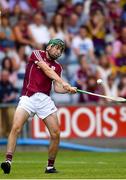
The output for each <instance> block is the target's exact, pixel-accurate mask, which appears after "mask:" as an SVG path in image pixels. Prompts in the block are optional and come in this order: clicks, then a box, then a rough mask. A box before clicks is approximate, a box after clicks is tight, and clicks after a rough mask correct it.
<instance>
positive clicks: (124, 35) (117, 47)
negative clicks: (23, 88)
mask: <svg viewBox="0 0 126 180" xmlns="http://www.w3.org/2000/svg"><path fill="white" fill-rule="evenodd" d="M123 44H124V45H125V44H126V26H125V25H124V26H123V27H122V28H121V32H120V37H119V38H118V39H117V40H115V41H114V42H113V53H112V54H113V56H114V57H118V56H119V55H120V54H121V46H122V45H123Z"/></svg>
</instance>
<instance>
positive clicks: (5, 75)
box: [0, 70, 17, 103]
mask: <svg viewBox="0 0 126 180" xmlns="http://www.w3.org/2000/svg"><path fill="white" fill-rule="evenodd" d="M9 75H10V74H9V71H7V70H2V72H1V80H0V102H1V103H14V102H16V101H17V89H16V88H15V87H14V86H13V84H12V83H11V82H10V81H9Z"/></svg>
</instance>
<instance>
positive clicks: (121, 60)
mask: <svg viewBox="0 0 126 180" xmlns="http://www.w3.org/2000/svg"><path fill="white" fill-rule="evenodd" d="M115 66H116V68H117V72H118V73H119V74H120V73H122V74H126V44H123V45H122V46H121V49H120V55H119V56H118V57H117V58H115Z"/></svg>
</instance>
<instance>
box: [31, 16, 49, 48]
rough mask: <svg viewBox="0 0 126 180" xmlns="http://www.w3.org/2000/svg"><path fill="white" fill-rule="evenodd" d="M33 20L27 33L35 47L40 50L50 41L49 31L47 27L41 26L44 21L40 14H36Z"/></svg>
mask: <svg viewBox="0 0 126 180" xmlns="http://www.w3.org/2000/svg"><path fill="white" fill-rule="evenodd" d="M33 19H34V22H33V23H32V24H30V25H29V32H30V34H31V36H32V37H33V39H34V43H35V44H36V45H35V46H36V47H37V48H42V47H44V45H46V44H47V42H48V41H49V39H50V34H49V30H48V28H47V26H46V25H44V24H43V23H44V20H43V17H42V16H41V14H40V13H36V14H35V15H34V17H33Z"/></svg>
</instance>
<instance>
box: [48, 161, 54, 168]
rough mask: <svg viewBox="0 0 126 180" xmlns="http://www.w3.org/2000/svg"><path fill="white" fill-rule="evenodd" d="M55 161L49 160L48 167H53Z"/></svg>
mask: <svg viewBox="0 0 126 180" xmlns="http://www.w3.org/2000/svg"><path fill="white" fill-rule="evenodd" d="M54 162H55V159H48V167H53V165H54Z"/></svg>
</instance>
